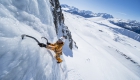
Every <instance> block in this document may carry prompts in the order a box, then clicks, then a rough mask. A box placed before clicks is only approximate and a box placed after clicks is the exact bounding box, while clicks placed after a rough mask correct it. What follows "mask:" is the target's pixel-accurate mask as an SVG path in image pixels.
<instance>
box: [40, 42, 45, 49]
mask: <svg viewBox="0 0 140 80" xmlns="http://www.w3.org/2000/svg"><path fill="white" fill-rule="evenodd" d="M38 45H39V46H40V47H45V48H46V44H44V43H39V44H38Z"/></svg>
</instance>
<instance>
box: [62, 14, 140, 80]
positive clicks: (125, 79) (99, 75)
mask: <svg viewBox="0 0 140 80" xmlns="http://www.w3.org/2000/svg"><path fill="white" fill-rule="evenodd" d="M64 15H65V24H66V26H68V27H69V29H70V31H71V33H72V37H73V39H74V40H75V41H76V44H77V46H78V49H76V48H74V49H73V51H72V54H67V55H65V56H64V58H65V60H66V64H67V67H68V79H69V80H140V43H139V42H138V41H136V40H134V39H132V38H129V36H128V35H127V34H125V29H123V28H120V27H118V26H115V25H113V24H111V23H110V22H109V21H108V20H106V19H103V18H101V17H94V18H83V17H81V16H78V15H73V14H71V13H67V12H64ZM121 29H123V30H124V33H121V32H120V31H119V30H121ZM126 32H127V31H126ZM129 34H133V32H131V31H129ZM135 35H137V34H135ZM135 35H134V36H135ZM127 36H128V37H127Z"/></svg>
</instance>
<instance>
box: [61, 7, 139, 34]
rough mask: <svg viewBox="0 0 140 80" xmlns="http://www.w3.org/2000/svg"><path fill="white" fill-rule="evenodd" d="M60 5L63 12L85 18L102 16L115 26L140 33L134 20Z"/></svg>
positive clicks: (137, 23)
mask: <svg viewBox="0 0 140 80" xmlns="http://www.w3.org/2000/svg"><path fill="white" fill-rule="evenodd" d="M61 7H62V9H63V11H65V12H69V13H72V14H76V15H80V16H82V17H85V18H91V17H102V18H105V19H108V20H109V21H110V22H111V23H112V24H115V25H117V26H120V27H123V28H126V29H128V30H131V31H134V32H136V33H139V34H140V22H137V21H136V20H123V19H116V18H114V17H113V16H112V15H110V14H107V13H93V12H92V11H86V10H79V9H78V8H76V7H73V6H72V7H71V6H68V5H66V4H62V5H61Z"/></svg>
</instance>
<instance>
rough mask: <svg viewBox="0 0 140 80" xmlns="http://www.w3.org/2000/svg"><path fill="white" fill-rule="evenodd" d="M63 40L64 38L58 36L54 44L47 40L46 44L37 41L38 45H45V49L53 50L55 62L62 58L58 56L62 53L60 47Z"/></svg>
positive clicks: (60, 60)
mask: <svg viewBox="0 0 140 80" xmlns="http://www.w3.org/2000/svg"><path fill="white" fill-rule="evenodd" d="M64 42H65V38H64V37H60V38H59V39H58V40H57V42H56V43H54V44H52V43H49V42H47V45H46V44H44V43H39V44H38V45H39V46H40V47H45V48H47V49H51V50H53V51H54V52H55V53H56V55H55V58H56V60H57V62H58V63H61V62H62V61H63V60H62V59H61V58H60V56H61V55H62V48H63V45H64Z"/></svg>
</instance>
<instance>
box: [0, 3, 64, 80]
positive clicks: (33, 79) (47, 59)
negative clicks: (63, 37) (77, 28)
mask: <svg viewBox="0 0 140 80" xmlns="http://www.w3.org/2000/svg"><path fill="white" fill-rule="evenodd" d="M22 34H27V35H30V36H33V37H35V38H37V39H38V40H39V41H40V42H42V43H46V41H45V40H43V39H41V37H42V36H43V37H46V38H48V40H49V42H55V41H56V40H57V35H56V32H55V27H54V24H53V17H52V12H51V8H50V2H49V0H0V80H63V79H65V75H66V73H64V72H63V71H65V69H66V65H65V60H64V62H63V64H61V67H63V71H62V69H61V67H60V65H58V64H57V63H56V60H55V59H54V52H53V51H51V50H47V49H45V48H40V47H39V46H38V44H37V43H36V41H34V40H33V39H30V38H27V37H26V38H25V39H24V40H22V39H21V35H22Z"/></svg>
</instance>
